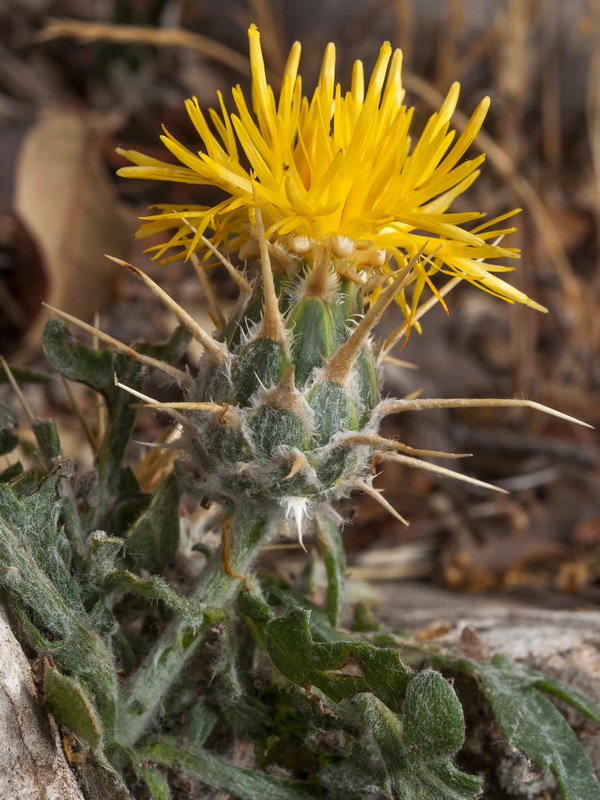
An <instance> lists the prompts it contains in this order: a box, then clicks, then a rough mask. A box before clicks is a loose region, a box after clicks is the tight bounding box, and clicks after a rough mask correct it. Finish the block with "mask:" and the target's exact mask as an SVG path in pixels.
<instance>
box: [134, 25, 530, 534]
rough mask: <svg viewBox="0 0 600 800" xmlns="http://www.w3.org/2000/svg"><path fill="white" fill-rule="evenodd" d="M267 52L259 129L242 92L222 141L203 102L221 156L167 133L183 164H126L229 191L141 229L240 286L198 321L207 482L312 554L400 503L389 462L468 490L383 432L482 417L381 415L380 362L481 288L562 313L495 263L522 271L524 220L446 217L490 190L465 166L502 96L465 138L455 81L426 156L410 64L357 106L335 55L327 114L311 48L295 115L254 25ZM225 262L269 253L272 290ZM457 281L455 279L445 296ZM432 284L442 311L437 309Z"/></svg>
mask: <svg viewBox="0 0 600 800" xmlns="http://www.w3.org/2000/svg"><path fill="white" fill-rule="evenodd" d="M249 39H250V59H251V69H252V79H253V83H252V109H253V112H254V115H253V114H252V113H251V111H250V110H249V108H248V106H247V104H246V100H245V98H244V95H243V93H242V90H241V89H240V87H237V88H235V89H234V90H233V100H234V103H235V106H236V109H237V113H236V114H233V113H232V114H230V113H229V112H228V111H227V110H226V108H225V104H224V101H223V99H222V97H221V96H220V95H219V104H220V113H217V112H216V111H214V110H210V112H209V117H210V122H211V123H212V128H211V126H210V124H209V121H208V120H207V118H206V116H205V115H204V114H203V112H202V111H201V109H200V107H199V105H198V102H197V101H196V100H195V99H192V100H189V101H188V103H187V110H188V112H189V115H190V118H191V120H192V122H193V124H194V126H195V128H196V131H197V132H198V134H199V136H200V138H201V139H202V143H203V149H202V150H200V151H199V152H197V153H194V152H192V151H190V150H188V149H186V148H184V147H183V146H182V145H181V144H180V143H179V142H178V141H177V140H175V139H174V138H173V137H172V136H171V135H170V134H168V132H165V135H164V136H163V137H162V140H163V142H164V144H165V145H166V146H167V148H168V149H169V150H170V151H171V153H173V154H174V155H175V156H176V157H177V158H178V159H179V161H180V162H181V165H176V166H175V165H173V164H168V163H165V162H161V161H158V160H156V159H151V158H149V157H147V156H145V155H143V154H140V153H137V152H132V151H121V152H122V154H123V155H124V156H126V157H127V158H128V159H129V160H130V161H132V162H134V164H136V165H137V166H130V167H125V168H123V169H121V170H120V174H121V175H124V176H127V177H136V178H148V179H160V180H170V181H181V182H188V183H196V184H212V185H214V186H217V187H219V188H220V189H222V190H224V192H225V193H226V199H224V200H223V201H222V202H220V203H218V204H217V205H215V206H212V207H205V206H194V205H190V206H185V207H183V206H182V207H177V208H173V207H171V206H160V207H159V213H157V214H154V215H152V216H150V217H146V218H145V219H146V222H145V224H144V225H142V227H141V229H140V232H139V235H140V236H145V235H150V234H154V233H156V232H160V231H166V230H171V231H172V234H171V236H170V238H169V239H168V240H167V241H166V243H164V244H161V245H155V246H154V247H153V248H150V249H151V250H152V251H155V253H156V255H157V256H158V257H164V256H165V254H166V253H167V252H168V251H169V255H168V257H167V260H170V259H171V258H173V257H175V258H176V257H178V256H179V255H180V254H181V255H186V256H187V257H190V256H192V257H193V258H195V259H196V261H197V256H196V252H197V251H202V253H203V254H204V258H205V259H209V258H212V257H214V256H215V255H216V256H217V257H219V258H220V259H221V260H222V261H223V262H224V263H225V264H226V266H227V268H228V269H229V271H230V273H231V274H232V276H233V277H234V279H235V280H236V282H237V284H238V286H239V287H240V289H241V301H240V306H239V308H238V310H237V312H236V313H235V314H234V316H233V318H232V319H231V320H230V321H229V322H227V323H226V324H224V325H223V326H222V329H221V330H220V331H218V332H217V334H216V335H215V337H214V338H212V337H209V336H208V334H206V332H204V331H203V330H202V329H200V328H199V326H198V325H197V324H196V323H193V324H192V323H191V321H190V320H189V319H188V318H187V316H186V315H185V314H184V312H182V311H181V310H180V312H181V313H180V318H181V319H182V320H183V322H184V323H185V324H187V325H188V327H191V329H192V331H193V332H194V334H195V335H196V338H197V339H198V340H199V341H200V342H201V343H202V344H203V345H204V347H205V354H204V356H203V358H202V360H201V363H200V367H199V371H198V375H197V377H196V378H195V379H194V380H193V382H192V383H191V385H190V386H188V388H187V393H188V397H187V400H186V402H185V403H184V404H180V405H181V407H182V413H184V414H185V415H186V416H185V421H184V431H185V441H186V443H187V449H188V451H189V453H190V455H191V464H192V472H193V474H194V482H193V485H194V488H195V489H196V491H197V492H198V493H200V494H201V495H204V496H206V497H208V498H210V499H211V500H213V501H215V502H217V503H219V504H220V505H221V506H223V508H224V509H225V510H227V511H229V512H231V513H235V512H236V511H239V510H240V508H243V505H244V503H246V502H248V501H258V502H260V503H265V504H267V505H268V506H270V507H271V508H272V510H277V511H278V513H279V515H280V517H281V519H283V518H288V519H291V520H292V521H293V523H294V524H295V526H296V528H297V531H298V535H299V538H300V541H302V533H303V529H304V525H305V523H306V521H307V520H309V519H310V518H311V517H312V516H313V515H314V514H315V513H322V512H325V513H329V514H331V513H332V512H330V511H329V510H328V509H329V508H330V504H331V502H332V501H334V500H337V499H339V498H340V497H343V496H345V495H347V494H349V493H350V492H351V491H352V490H354V489H358V490H361V491H366V492H369V493H371V494H372V495H373V496H374V497H375V498H376V499H378V500H379V501H380V502H382V503H383V504H385V505H386V506H387V503H386V501H385V500H383V498H381V497H380V495H379V494H378V493H377V492H376V491H375V490H374V489H373V488H372V486H371V480H372V474H373V465H374V462H376V461H384V460H400V461H402V462H404V463H405V464H408V465H410V466H415V465H417V464H421V465H422V466H425V467H427V468H429V469H432V470H434V471H436V472H438V473H441V474H452V473H450V471H449V470H446V469H444V468H442V467H437V466H435V467H434V466H432V465H430V464H428V463H425V462H418V461H416V459H415V458H414V456H415V455H432V454H431V453H425V452H423V451H418V450H414V449H413V448H411V447H408V446H407V445H403V444H401V443H399V442H395V441H390V440H387V439H384V438H382V437H380V436H379V435H378V428H379V423H380V420H381V418H382V416H383V415H384V414H386V413H393V412H397V411H401V410H404V409H409V408H430V407H436V406H440V405H446V406H447V405H452V404H454V405H464V404H468V403H469V401H461V400H456V401H447V400H446V401H435V400H423V401H419V400H417V401H415V400H413V401H389V400H388V401H384V402H380V397H379V376H378V365H379V363H380V362H381V361H382V360H383V358H384V357H385V355H386V353H388V351H389V350H390V348H391V347H392V346H393V345H394V344H395V343H396V342H397V341H399V340H400V339H401V338H402V337H404V336H405V335H406V333H407V332H408V331H409V330H410V328H411V327H413V326H414V327H417V328H418V327H419V322H418V320H419V317H420V316H422V314H423V313H424V312H425V311H426V310H427V309H428V308H430V307H431V305H433V303H434V302H437V301H439V302H441V303H442V304H444V306H445V303H444V300H443V297H444V295H446V294H447V293H448V292H449V291H450V289H452V288H453V287H454V286H455V285H456V284H457V283H458V282H459V281H460V280H467V281H469V282H471V283H473V284H475V285H477V286H479V287H480V288H482V289H484V290H485V291H487V292H490V293H492V294H494V295H497V296H499V297H501V298H503V299H505V300H507V301H509V302H515V301H516V302H520V303H525V304H527V305H530V306H533V307H536V308H538V309H540V310H544V309H543V308H542V307H541V306H539V305H538V304H536V303H534V302H533V301H532V300H530V299H529V298H528V297H527V296H526V295H524V294H523V293H521V292H520V291H518V290H517V289H515V288H513V287H512V286H510V285H509V284H507V283H506V282H504V281H503V280H501V279H500V278H498V277H497V276H496V274H495V273H498V272H502V271H505V270H506V269H507V267H504V266H500V265H498V264H493V263H489V262H487V261H486V259H495V258H507V257H508V258H514V257H516V256H517V252H516V251H515V250H513V249H507V248H504V247H500V246H499V245H498V244H497V243H490V242H497V241H499V239H500V238H501V237H502V236H503V234H505V233H507V232H510V230H512V229H502V228H499V227H497V224H498V223H499V222H500V221H501V220H503V219H505V218H507V217H509V216H511V214H506V215H504V216H503V217H499V218H497V219H496V220H493V221H492V222H488V223H485V224H483V225H481V224H480V225H479V226H478V227H475V228H473V229H471V230H467V229H466V228H465V227H463V226H464V225H465V223H469V222H471V221H472V220H474V219H476V218H478V217H481V216H482V215H481V214H479V213H476V212H461V213H451V212H449V211H448V210H447V209H448V208H449V206H450V204H451V203H452V201H453V200H454V199H455V197H456V196H457V195H458V194H460V193H461V192H463V191H464V190H465V189H466V188H467V187H468V186H469V185H470V184H471V183H472V182H473V180H474V179H475V178H476V177H477V175H478V174H479V173H478V167H479V165H480V164H481V162H482V161H483V158H484V157H483V156H479V157H476V158H474V159H471V160H466V161H465V160H462V161H461V159H462V158H463V156H464V154H465V153H466V151H467V149H468V148H469V146H470V145H471V144H472V142H473V139H474V138H475V136H476V134H477V131H478V130H479V128H480V126H481V124H482V122H483V119H484V117H485V113H486V111H487V107H488V105H489V102H488V99H487V98H484V100H482V101H481V103H480V104H479V106H478V107H477V109H476V110H475V112H474V114H473V116H472V117H471V119H470V121H469V122H468V124H467V126H466V128H465V129H464V131H463V132H462V134H461V136H460V137H459V138H458V139H457V140H456V141H454V132H452V131H450V130H449V124H450V117H451V115H452V113H453V110H454V107H455V105H456V102H457V99H458V85H457V84H454V85H453V86H452V88H451V89H450V92H449V94H448V96H447V98H446V100H445V102H444V104H443V106H442V108H441V109H440V111H439V112H437V113H435V114H433V116H432V117H431V118H430V119H429V121H428V123H427V125H426V126H425V129H424V131H423V133H422V135H421V137H420V138H419V139H418V140H417V141H416V143H415V144H414V145H412V146H411V139H410V137H409V133H408V132H409V127H410V122H411V117H412V109H407V108H406V106H405V105H403V97H404V92H403V89H402V85H401V52H400V51H399V50H396V51H395V52H393V53H392V49H391V47H390V45H389V44H387V43H386V44H384V45H383V46H382V48H381V51H380V54H379V58H378V60H377V63H376V65H375V68H374V70H373V74H372V76H371V79H370V82H369V84H368V86H367V87H366V89H365V86H364V79H363V70H362V65H361V63H360V62H356V64H355V66H354V71H353V78H352V87H351V91H349V92H347V93H346V94H343V93H342V90H341V88H340V86H339V84H335V80H334V69H335V49H334V46H333V45H329V46H328V48H327V49H326V52H325V57H324V60H323V65H322V69H321V74H320V78H319V82H318V85H317V88H316V89H315V91H314V94H313V96H312V98H311V99H310V100H309V99H308V98H307V97H304V96H303V95H302V84H301V78H300V76H299V75H298V62H299V56H300V45H299V44H298V43H296V44H295V45H294V46H293V47H292V50H291V52H290V56H289V59H288V62H287V66H286V69H285V73H284V76H283V82H282V88H281V93H280V96H279V100H278V101H276V100H275V96H274V93H273V90H272V89H271V87H270V86H269V85H268V83H267V81H266V77H265V67H264V63H263V58H262V52H261V48H260V40H259V33H258V31H257V30H256V28H255V27H254V26H251V28H250V30H249ZM386 73H387V77H386ZM243 157H245V159H246V160H247V162H248V163H249V165H250V166H249V168H246V167H245V166H243ZM511 213H514V212H511ZM219 247H220V248H226V249H227V250H230V251H231V250H232V249H238V250H240V255H241V256H242V257H243V258H244V257H251V256H260V261H261V266H262V270H261V277H260V280H258V281H257V283H256V285H251V284H250V283H249V282H248V280H247V279H246V277H245V275H243V274H242V273H240V272H238V271H236V270H234V268H233V267H232V265H231V264H230V262H229V261H228V260H227V259H226V258H224V257H223V256H221V255H220V254H219V250H218V248H219ZM171 251H174V254H172V253H171ZM201 268H202V267H201ZM443 275H450V276H451V278H450V280H446V282H445V283H441V284H440V283H439V279H440V276H443ZM144 280H146V282H149V279H147V278H144ZM427 287H428V288H429V290H430V291H431V296H430V298H429V300H427V301H424V300H423V292H424V290H425V289H426V288H427ZM154 288H155V289H156V287H154ZM394 300H395V301H396V302H397V303H398V305H399V306H400V308H401V309H402V311H403V313H404V316H405V322H404V324H403V325H401V326H400V327H399V328H397V329H396V331H395V332H394V333H393V334H392V335H391V336H390V337H388V339H387V340H385V341H384V342H380V343H379V344H378V345H377V346H375V345H374V342H373V339H372V331H373V328H374V326H375V325H376V323H377V322H378V320H379V319H380V317H381V316H382V314H383V312H384V311H385V310H386V308H387V307H388V306H389V305H390V303H392V301H394ZM171 305H172V303H171ZM501 402H504V401H493V400H488V401H474V403H473V404H478V405H489V404H491V405H494V404H500V403H501ZM507 402H508V403H510V402H512V403H514V404H521V405H535V404H529V403H527V401H507ZM176 405H177V404H176ZM172 408H173V410H174V406H172ZM439 455H447V456H449V455H450V454H439ZM456 477H461V476H460V475H458V474H457V475H456ZM473 482H475V483H477V481H473ZM390 510H391V509H390ZM397 516H399V515H397ZM399 518H400V519H402V518H401V517H399Z"/></svg>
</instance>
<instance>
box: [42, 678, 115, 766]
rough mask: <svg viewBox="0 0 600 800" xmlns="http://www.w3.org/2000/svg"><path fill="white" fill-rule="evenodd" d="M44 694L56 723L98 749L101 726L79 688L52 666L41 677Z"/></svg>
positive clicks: (85, 694)
mask: <svg viewBox="0 0 600 800" xmlns="http://www.w3.org/2000/svg"><path fill="white" fill-rule="evenodd" d="M44 692H45V693H46V697H47V699H48V703H49V705H50V708H51V709H52V713H53V714H54V716H55V717H56V720H57V722H58V723H59V724H60V725H62V726H63V727H65V728H67V729H68V730H70V731H71V733H73V734H75V736H76V737H77V738H78V739H79V740H80V741H81V742H83V743H84V744H85V745H87V746H88V747H91V748H93V749H96V750H98V749H100V748H101V747H102V725H101V723H100V720H99V718H98V713H97V711H96V709H95V707H94V704H93V702H92V700H91V699H90V697H89V696H88V695H87V693H86V691H85V690H84V689H83V687H82V685H81V684H80V683H79V682H78V681H76V680H74V679H73V678H69V677H68V676H67V675H63V674H62V673H61V672H59V671H58V670H57V669H55V668H54V667H50V669H48V670H46V673H45V675H44Z"/></svg>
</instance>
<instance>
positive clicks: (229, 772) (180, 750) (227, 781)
mask: <svg viewBox="0 0 600 800" xmlns="http://www.w3.org/2000/svg"><path fill="white" fill-rule="evenodd" d="M142 755H144V756H146V757H147V758H150V759H152V760H153V761H156V762H157V763H159V764H165V765H166V766H169V767H175V766H177V767H179V769H181V770H182V771H183V772H185V773H186V774H188V775H190V776H191V777H192V778H196V780H199V781H202V783H205V784H207V785H208V786H211V787H213V788H214V789H221V790H222V791H225V792H230V793H231V794H232V795H233V796H234V797H236V798H239V800H283V798H285V800H310V799H311V798H312V799H314V798H315V797H319V796H320V792H319V790H318V789H317V788H316V787H312V786H310V785H309V784H307V783H305V782H301V781H291V780H285V779H283V778H275V777H273V776H272V775H267V774H265V773H261V772H255V771H254V770H251V769H244V768H243V767H236V766H234V765H233V764H230V763H229V762H228V761H225V759H223V758H219V757H218V756H215V755H213V754H212V753H209V752H207V751H206V750H201V749H200V748H194V749H190V748H186V747H185V746H184V745H183V744H181V743H180V742H178V741H176V740H175V739H173V738H171V737H170V736H162V737H161V739H160V741H157V742H153V743H152V744H150V745H149V746H147V747H146V748H144V749H143V750H142Z"/></svg>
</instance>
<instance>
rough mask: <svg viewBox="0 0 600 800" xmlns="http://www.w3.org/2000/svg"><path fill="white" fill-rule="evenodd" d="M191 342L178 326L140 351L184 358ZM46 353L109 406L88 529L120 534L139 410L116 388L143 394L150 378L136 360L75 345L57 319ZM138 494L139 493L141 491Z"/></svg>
mask: <svg viewBox="0 0 600 800" xmlns="http://www.w3.org/2000/svg"><path fill="white" fill-rule="evenodd" d="M188 342H189V334H188V333H187V332H186V331H183V330H182V329H181V328H177V329H176V330H175V332H174V333H173V335H172V336H171V338H170V339H169V340H168V341H166V342H163V343H159V344H146V343H144V344H139V343H138V344H136V349H137V350H138V351H139V352H140V353H144V354H146V355H150V356H152V357H153V358H158V359H162V360H166V361H169V362H170V361H174V360H177V359H178V358H180V357H181V355H182V354H183V352H185V349H186V347H187V344H188ZM42 344H43V347H44V351H45V353H46V356H47V358H48V360H49V361H50V363H51V364H52V365H53V366H54V367H55V368H56V369H57V370H58V371H59V372H61V373H62V374H63V375H64V376H65V377H67V378H68V379H69V380H74V381H79V382H80V383H85V384H86V385H87V386H90V387H91V388H93V389H95V390H96V391H98V392H100V393H101V394H102V395H103V396H104V398H105V400H106V404H107V408H108V420H107V426H106V432H105V436H104V439H103V441H102V443H101V446H100V450H99V452H98V455H97V457H96V467H97V471H98V481H97V486H96V490H95V493H94V495H93V496H89V497H88V500H89V503H90V507H91V508H92V509H93V511H92V513H91V514H89V515H88V516H89V517H90V519H89V520H88V525H89V527H88V530H95V529H101V530H106V531H108V532H110V533H121V530H120V529H119V527H118V521H117V519H116V517H117V510H118V508H119V506H121V505H122V504H123V503H124V502H126V501H127V500H129V499H130V498H131V484H130V483H129V482H127V481H126V480H124V479H123V475H124V473H125V472H126V470H125V469H124V468H123V457H124V454H125V448H126V446H127V443H128V441H129V437H130V435H131V430H132V427H133V423H134V421H135V414H136V411H135V409H134V408H132V398H131V396H130V395H129V394H128V393H127V392H125V391H124V390H123V389H121V388H120V387H118V386H115V381H114V376H115V374H117V375H118V377H119V379H120V381H121V382H123V383H124V384H125V385H127V386H130V387H131V388H132V389H137V390H139V389H140V388H141V387H142V384H143V382H144V379H145V378H146V376H147V374H148V369H147V368H145V367H142V366H141V365H140V364H139V363H138V362H137V361H135V359H133V358H129V357H128V356H124V355H119V354H116V353H113V352H111V351H109V350H101V351H97V350H94V349H93V348H91V347H87V346H86V345H84V344H80V343H78V342H76V341H75V340H74V339H73V338H72V337H71V336H70V334H69V331H68V328H67V326H66V325H65V324H64V323H63V322H60V321H59V320H56V319H51V320H49V321H48V323H47V324H46V327H45V329H44V334H43V337H42ZM138 492H139V489H138Z"/></svg>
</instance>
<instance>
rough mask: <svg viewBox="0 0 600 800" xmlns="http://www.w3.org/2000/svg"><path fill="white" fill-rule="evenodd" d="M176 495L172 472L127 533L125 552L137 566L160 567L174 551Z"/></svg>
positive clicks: (176, 520)
mask: <svg viewBox="0 0 600 800" xmlns="http://www.w3.org/2000/svg"><path fill="white" fill-rule="evenodd" d="M179 496H180V491H179V486H178V483H177V479H176V478H175V476H174V475H171V476H170V477H169V478H167V480H166V481H165V482H164V483H163V484H162V486H161V487H160V488H159V489H158V491H157V492H156V493H155V494H154V496H153V498H152V502H151V503H150V506H149V508H147V509H146V511H144V513H143V514H142V515H141V516H140V517H138V519H137V520H136V521H135V523H134V524H133V526H132V527H131V528H130V530H129V531H128V533H127V534H126V537H125V539H126V541H125V547H126V550H127V554H128V555H130V556H131V557H132V558H133V559H134V561H135V563H136V564H137V566H138V567H143V568H145V569H148V570H151V571H156V570H159V569H160V568H161V567H162V566H163V565H164V564H165V563H166V562H167V561H168V560H169V559H170V558H172V557H173V555H174V554H175V551H176V550H177V547H178V545H179V514H178V506H179Z"/></svg>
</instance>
